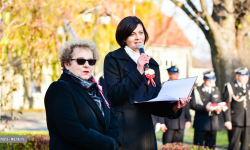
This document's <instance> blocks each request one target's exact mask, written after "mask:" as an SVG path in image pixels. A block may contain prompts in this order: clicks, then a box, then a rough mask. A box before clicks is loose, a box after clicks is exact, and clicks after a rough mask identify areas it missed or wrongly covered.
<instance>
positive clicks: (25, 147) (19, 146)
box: [0, 134, 49, 150]
mask: <svg viewBox="0 0 250 150" xmlns="http://www.w3.org/2000/svg"><path fill="white" fill-rule="evenodd" d="M0 149H1V150H49V136H48V135H38V134H37V135H32V134H28V135H27V143H0Z"/></svg>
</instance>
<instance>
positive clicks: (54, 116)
mask: <svg viewBox="0 0 250 150" xmlns="http://www.w3.org/2000/svg"><path fill="white" fill-rule="evenodd" d="M45 108H46V114H47V117H49V121H51V124H53V126H55V127H56V130H58V131H59V132H60V135H61V136H62V137H63V139H64V140H65V141H67V142H69V143H71V144H74V145H76V146H77V147H80V148H81V149H103V150H106V149H113V148H114V141H113V139H112V138H110V137H109V136H106V135H103V134H101V133H100V132H98V131H95V130H93V129H86V128H85V127H84V126H83V125H82V124H81V123H80V122H79V119H78V115H77V112H76V108H75V105H74V102H73V97H72V92H71V89H70V88H69V85H68V84H67V83H64V82H54V83H52V84H51V86H50V87H49V89H48V90H47V92H46V95H45ZM47 120H48V119H47Z"/></svg>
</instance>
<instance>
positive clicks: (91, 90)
mask: <svg viewBox="0 0 250 150" xmlns="http://www.w3.org/2000/svg"><path fill="white" fill-rule="evenodd" d="M63 73H65V74H67V75H69V76H71V78H72V79H73V80H75V81H76V82H77V83H80V84H81V85H82V86H83V87H84V88H85V89H86V91H87V93H88V94H89V96H90V97H91V98H92V99H93V100H94V101H95V103H96V104H97V106H98V107H99V109H100V110H101V112H102V115H103V116H104V111H103V108H102V98H101V97H102V96H101V94H100V91H99V89H98V85H97V83H95V82H93V81H92V79H93V77H92V76H91V77H90V78H89V79H88V80H84V79H82V78H80V77H78V76H76V75H74V74H73V73H71V72H70V71H69V70H66V69H65V70H63Z"/></svg>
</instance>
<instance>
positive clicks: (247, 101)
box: [223, 67, 250, 150]
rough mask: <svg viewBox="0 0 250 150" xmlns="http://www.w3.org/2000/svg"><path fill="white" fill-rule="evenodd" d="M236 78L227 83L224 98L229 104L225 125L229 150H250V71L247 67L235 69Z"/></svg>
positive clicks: (225, 114)
mask: <svg viewBox="0 0 250 150" xmlns="http://www.w3.org/2000/svg"><path fill="white" fill-rule="evenodd" d="M235 73H236V80H235V81H234V82H231V83H227V84H225V88H224V92H223V100H224V101H225V102H226V103H227V104H228V110H227V111H225V113H224V117H225V127H226V128H227V129H228V140H229V146H228V149H229V150H231V149H232V150H237V149H239V141H240V142H241V150H243V149H244V150H248V145H249V132H250V129H249V128H250V88H249V84H248V80H249V72H248V69H247V68H245V67H241V68H237V69H236V70H235Z"/></svg>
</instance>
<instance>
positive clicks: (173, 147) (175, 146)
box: [159, 143, 210, 150]
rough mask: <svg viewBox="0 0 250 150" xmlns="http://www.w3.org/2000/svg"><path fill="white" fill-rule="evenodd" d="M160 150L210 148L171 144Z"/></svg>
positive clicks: (200, 149) (202, 149)
mask: <svg viewBox="0 0 250 150" xmlns="http://www.w3.org/2000/svg"><path fill="white" fill-rule="evenodd" d="M159 150H210V149H209V148H208V147H203V146H197V145H184V144H183V143H170V144H165V145H162V146H161V147H160V148H159Z"/></svg>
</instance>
